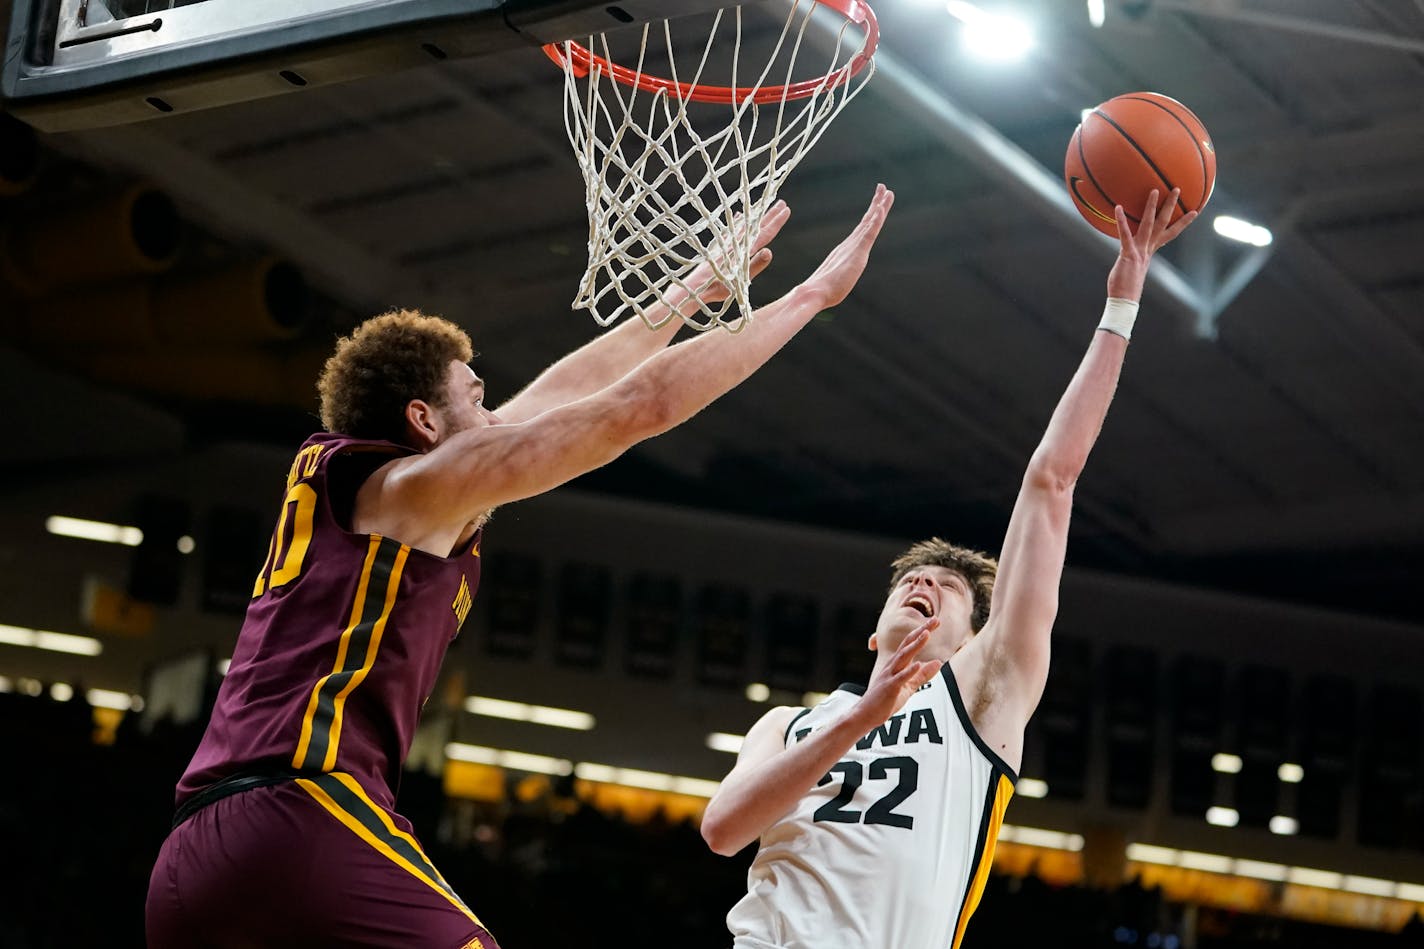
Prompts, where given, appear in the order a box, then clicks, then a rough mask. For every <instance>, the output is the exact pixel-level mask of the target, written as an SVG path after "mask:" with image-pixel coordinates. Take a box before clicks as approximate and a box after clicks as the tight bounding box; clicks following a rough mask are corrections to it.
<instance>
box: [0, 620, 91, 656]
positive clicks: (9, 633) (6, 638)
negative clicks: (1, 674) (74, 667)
mask: <svg viewBox="0 0 1424 949" xmlns="http://www.w3.org/2000/svg"><path fill="white" fill-rule="evenodd" d="M0 643H3V644H4V645H7V646H26V647H28V648H30V649H45V650H48V651H49V652H65V653H69V654H70V655H73V656H97V655H99V653H101V652H103V651H104V644H103V643H101V642H99V640H97V639H91V638H89V637H88V636H71V635H70V634H68V633H54V632H50V631H49V630H45V629H28V628H26V627H24V626H6V625H4V624H3V623H0Z"/></svg>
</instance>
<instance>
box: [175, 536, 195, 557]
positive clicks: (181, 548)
mask: <svg viewBox="0 0 1424 949" xmlns="http://www.w3.org/2000/svg"><path fill="white" fill-rule="evenodd" d="M197 549H198V543H197V541H195V540H193V538H191V537H189V536H188V535H187V534H184V535H183V536H182V537H180V538H178V552H179V553H180V554H191V553H192V552H193V551H194V550H197Z"/></svg>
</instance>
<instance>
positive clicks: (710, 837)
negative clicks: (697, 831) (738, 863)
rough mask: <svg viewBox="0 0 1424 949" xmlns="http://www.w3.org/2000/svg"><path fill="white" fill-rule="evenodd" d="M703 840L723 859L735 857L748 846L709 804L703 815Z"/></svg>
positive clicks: (719, 812)
mask: <svg viewBox="0 0 1424 949" xmlns="http://www.w3.org/2000/svg"><path fill="white" fill-rule="evenodd" d="M702 839H703V840H705V841H706V842H707V846H708V848H709V849H710V850H711V851H712V852H713V853H715V854H717V855H718V856H722V857H734V856H736V855H737V854H738V853H739V852H740V851H741V849H742V848H743V847H745V846H746V841H744V840H740V839H738V837H737V836H736V835H735V834H734V832H733V829H732V828H731V827H729V826H728V824H727V821H726V819H725V818H724V817H723V815H722V813H721V811H720V810H718V809H717V808H716V807H715V806H714V805H713V804H708V805H707V811H706V813H704V814H703V815H702Z"/></svg>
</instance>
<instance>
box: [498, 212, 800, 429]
mask: <svg viewBox="0 0 1424 949" xmlns="http://www.w3.org/2000/svg"><path fill="white" fill-rule="evenodd" d="M790 217H791V209H790V208H789V207H788V206H787V204H786V202H785V201H778V202H776V204H774V205H772V207H771V209H770V210H768V211H767V212H766V214H765V215H764V216H763V217H762V220H761V226H760V228H758V230H757V235H756V241H755V243H754V244H753V256H752V259H751V275H752V276H753V277H756V276H757V275H759V274H760V273H761V272H762V271H763V270H765V269H766V268H767V265H768V264H770V263H771V248H770V247H768V246H767V245H768V244H770V243H771V242H772V241H773V240H774V239H775V238H776V235H777V234H778V233H780V232H781V228H782V227H783V226H784V225H785V224H786V221H787V220H788V219H789V218H790ZM711 279H712V268H711V267H710V266H709V265H708V264H707V263H705V262H704V263H703V264H701V265H700V266H699V267H698V268H697V269H696V270H694V271H693V272H692V273H691V274H690V275H689V276H688V277H687V280H686V283H687V284H688V286H692V287H697V286H701V285H702V284H703V283H706V282H707V281H709V280H711ZM727 292H728V291H727V287H726V286H725V285H724V284H722V283H720V282H717V283H714V284H712V285H711V286H709V287H707V288H706V289H705V290H703V292H702V294H701V296H702V298H703V300H704V301H705V302H708V303H712V302H717V301H720V300H723V299H725V298H726V296H727ZM668 296H669V298H670V299H671V300H674V301H677V310H678V314H683V313H693V312H695V311H696V306H697V304H696V302H695V301H694V300H692V298H691V297H690V296H689V295H688V294H687V293H686V292H685V291H684V290H682V288H681V287H677V286H674V287H672V288H671V289H669V290H668ZM668 310H669V307H668V305H667V304H666V303H659V304H657V305H656V306H654V307H653V308H652V309H651V311H650V312H649V313H648V320H649V321H650V322H652V323H656V322H658V321H659V320H661V319H663V318H664V317H665V316H667V315H668ZM678 314H674V315H673V316H672V318H671V319H669V320H667V322H666V323H664V324H663V325H662V326H660V327H659V328H658V329H656V330H650V329H648V327H647V325H646V324H645V323H644V322H643V320H642V319H641V318H639V317H637V316H630V317H628V318H627V319H625V320H624V321H623V322H622V323H621V324H619V325H618V326H616V327H614V328H613V329H611V330H608V331H607V332H605V333H604V334H603V335H601V336H599V337H598V338H597V339H594V340H591V341H589V342H588V343H585V344H584V345H583V346H580V347H579V348H578V349H576V350H574V351H573V352H571V353H569V354H568V355H567V356H565V357H563V358H562V359H560V360H559V361H558V362H556V363H554V364H553V365H552V366H550V367H549V368H548V369H545V370H544V371H543V372H542V373H540V374H539V376H538V378H536V379H535V380H534V381H533V382H531V383H529V385H527V386H525V387H524V388H523V389H522V390H520V391H519V392H518V393H517V394H516V395H515V396H514V397H513V398H511V399H510V400H509V401H507V402H505V403H504V404H503V405H501V406H500V407H499V408H498V409H497V410H496V412H495V414H496V415H498V416H499V418H500V420H501V421H503V422H507V423H514V422H525V421H528V420H529V419H531V418H533V417H534V416H536V415H539V414H540V413H542V412H547V411H548V410H549V409H552V408H554V407H556V406H560V405H566V404H568V403H570V402H576V401H578V400H579V399H582V398H583V397H585V396H588V395H592V394H593V393H595V392H597V391H599V390H600V389H603V388H605V387H607V386H610V385H612V384H613V383H615V382H617V381H618V380H619V379H621V378H623V376H625V375H627V374H628V373H629V372H630V371H632V370H633V369H634V368H635V367H637V366H638V364H640V363H641V362H643V361H644V360H645V359H647V358H648V357H650V356H652V355H653V354H654V353H657V352H658V351H660V350H661V349H663V348H664V347H665V346H667V344H668V343H669V342H671V341H672V338H673V337H674V336H676V335H677V331H678V330H679V329H681V328H682V325H683V322H682V317H681V315H678Z"/></svg>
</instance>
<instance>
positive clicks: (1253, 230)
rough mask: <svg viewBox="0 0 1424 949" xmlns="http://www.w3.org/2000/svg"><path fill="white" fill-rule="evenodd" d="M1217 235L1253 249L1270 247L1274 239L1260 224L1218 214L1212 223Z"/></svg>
mask: <svg viewBox="0 0 1424 949" xmlns="http://www.w3.org/2000/svg"><path fill="white" fill-rule="evenodd" d="M1211 226H1212V228H1213V229H1214V230H1215V231H1216V233H1218V234H1220V235H1221V236H1222V237H1224V238H1226V239H1227V240H1231V241H1240V242H1241V243H1243V244H1250V245H1251V246H1252V247H1269V246H1270V243H1271V241H1272V240H1273V239H1274V238H1273V237H1272V236H1271V232H1270V231H1269V230H1267V229H1266V228H1264V227H1262V226H1261V225H1259V224H1252V223H1251V222H1250V221H1243V220H1241V219H1240V218H1239V217H1232V216H1231V215H1229V214H1218V215H1217V216H1216V219H1215V220H1214V221H1212V222H1211Z"/></svg>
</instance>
